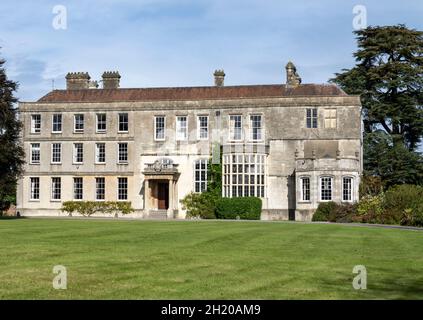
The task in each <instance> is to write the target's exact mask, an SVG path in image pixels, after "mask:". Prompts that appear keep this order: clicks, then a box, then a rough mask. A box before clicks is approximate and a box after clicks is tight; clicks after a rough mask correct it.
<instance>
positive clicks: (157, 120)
mask: <svg viewBox="0 0 423 320" xmlns="http://www.w3.org/2000/svg"><path fill="white" fill-rule="evenodd" d="M165 120H166V119H165V117H164V116H156V117H154V139H155V140H164V139H165V125H166V121H165Z"/></svg>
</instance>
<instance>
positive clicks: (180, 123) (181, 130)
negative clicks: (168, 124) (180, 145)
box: [176, 116, 188, 140]
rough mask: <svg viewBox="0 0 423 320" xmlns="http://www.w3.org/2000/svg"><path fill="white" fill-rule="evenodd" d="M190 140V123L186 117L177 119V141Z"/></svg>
mask: <svg viewBox="0 0 423 320" xmlns="http://www.w3.org/2000/svg"><path fill="white" fill-rule="evenodd" d="M187 138H188V123H187V117H186V116H178V117H176V140H186V139H187Z"/></svg>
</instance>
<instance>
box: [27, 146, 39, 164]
mask: <svg viewBox="0 0 423 320" xmlns="http://www.w3.org/2000/svg"><path fill="white" fill-rule="evenodd" d="M40 157H41V152H40V144H39V143H31V159H30V163H31V164H39V163H40Z"/></svg>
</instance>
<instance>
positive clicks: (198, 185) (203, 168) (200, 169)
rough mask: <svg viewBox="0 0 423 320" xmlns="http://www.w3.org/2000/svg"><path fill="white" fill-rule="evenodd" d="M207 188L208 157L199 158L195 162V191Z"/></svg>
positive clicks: (202, 190)
mask: <svg viewBox="0 0 423 320" xmlns="http://www.w3.org/2000/svg"><path fill="white" fill-rule="evenodd" d="M206 190H207V159H201V160H197V161H195V163H194V191H195V192H204V191H206Z"/></svg>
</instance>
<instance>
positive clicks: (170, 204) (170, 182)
mask: <svg viewBox="0 0 423 320" xmlns="http://www.w3.org/2000/svg"><path fill="white" fill-rule="evenodd" d="M173 208H174V206H173V179H169V211H170V215H171V217H172V218H173ZM168 216H169V215H168Z"/></svg>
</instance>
